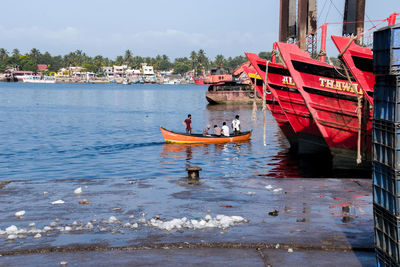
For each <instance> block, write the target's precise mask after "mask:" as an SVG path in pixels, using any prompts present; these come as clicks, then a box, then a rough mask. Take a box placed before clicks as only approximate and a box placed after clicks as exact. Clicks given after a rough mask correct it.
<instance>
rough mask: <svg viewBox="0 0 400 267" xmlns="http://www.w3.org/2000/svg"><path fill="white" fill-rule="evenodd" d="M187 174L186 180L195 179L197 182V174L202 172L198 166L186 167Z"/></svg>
mask: <svg viewBox="0 0 400 267" xmlns="http://www.w3.org/2000/svg"><path fill="white" fill-rule="evenodd" d="M186 170H187V172H188V178H189V179H196V180H198V179H199V178H200V175H199V172H200V171H201V170H202V169H201V168H200V167H199V166H194V165H193V166H188V167H187V168H186Z"/></svg>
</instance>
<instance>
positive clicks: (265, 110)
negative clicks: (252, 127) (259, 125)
mask: <svg viewBox="0 0 400 267" xmlns="http://www.w3.org/2000/svg"><path fill="white" fill-rule="evenodd" d="M268 63H269V61H268V60H267V64H266V65H265V79H264V83H263V103H262V110H263V113H264V124H263V126H264V138H263V140H264V146H267V120H266V116H267V107H266V103H265V99H266V94H267V76H268Z"/></svg>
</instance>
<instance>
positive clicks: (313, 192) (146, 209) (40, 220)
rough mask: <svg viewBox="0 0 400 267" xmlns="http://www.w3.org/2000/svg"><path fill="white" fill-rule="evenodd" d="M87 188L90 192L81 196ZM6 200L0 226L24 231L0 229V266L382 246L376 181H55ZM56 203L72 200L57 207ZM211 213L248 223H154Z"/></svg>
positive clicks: (26, 187)
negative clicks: (131, 252) (142, 254)
mask: <svg viewBox="0 0 400 267" xmlns="http://www.w3.org/2000/svg"><path fill="white" fill-rule="evenodd" d="M79 187H81V188H82V193H80V194H75V193H74V190H75V189H76V188H79ZM0 196H1V202H2V204H1V205H0V213H1V218H0V229H1V230H2V231H5V230H6V229H7V228H8V229H10V228H9V227H10V226H12V225H15V226H16V227H17V229H19V230H21V229H22V231H20V233H16V234H14V236H12V238H11V239H12V240H10V238H9V237H10V234H9V233H3V234H2V235H0V244H1V246H0V247H1V248H0V254H1V255H3V257H1V258H0V264H1V263H3V264H5V263H7V262H9V261H10V258H13V257H15V258H14V259H15V260H17V258H18V259H21V260H22V259H23V257H27V255H30V257H37V255H36V253H38V252H44V253H45V254H46V253H48V252H51V251H59V252H57V253H62V252H63V251H68V250H72V251H75V252H77V251H81V250H84V249H85V248H86V249H89V250H96V249H106V250H108V249H112V248H118V249H121V248H129V249H135V250H137V249H143V248H144V247H148V248H153V249H159V248H160V247H165V246H166V247H168V244H170V246H171V248H174V249H179V248H188V246H191V245H193V246H194V247H199V248H201V249H203V250H204V249H206V248H207V247H211V248H212V247H214V248H237V249H250V250H251V251H253V252H254V249H255V248H257V247H259V248H263V249H268V248H275V247H277V245H278V244H279V246H278V247H279V248H281V249H283V251H284V252H285V253H286V254H287V249H288V248H293V249H294V253H295V252H296V251H299V250H304V249H308V250H309V249H311V250H317V251H321V249H322V250H324V249H329V250H333V251H335V250H337V251H342V250H343V249H354V250H356V251H360V253H361V252H362V251H366V252H371V251H372V249H373V247H374V244H373V218H372V194H371V181H370V180H368V179H276V178H272V179H271V178H265V177H260V176H256V177H252V178H249V179H235V178H232V177H204V179H201V180H200V182H199V183H191V184H190V183H188V182H187V180H186V179H185V178H173V177H163V178H149V179H140V180H133V179H129V178H127V179H116V180H112V179H96V180H54V181H34V182H11V183H9V184H7V185H5V186H4V187H3V188H1V189H0ZM84 199H86V200H87V201H88V202H89V203H88V204H80V203H79V202H81V203H87V202H86V201H84V202H82V200H84ZM57 200H62V201H63V202H64V203H63V204H51V203H52V202H54V201H57ZM22 210H24V211H25V214H24V216H23V217H20V218H17V217H16V216H15V213H16V212H18V211H22ZM207 215H209V217H211V218H213V219H215V218H216V217H217V215H226V216H241V217H243V218H244V219H245V221H241V222H238V223H232V224H231V225H229V226H228V227H221V226H219V227H203V228H202V227H200V228H195V229H193V228H190V227H182V228H180V229H176V228H174V229H172V230H170V231H167V230H162V229H159V228H157V227H154V226H152V225H149V222H151V219H155V220H156V221H157V220H158V221H169V220H172V219H174V218H183V217H186V218H187V219H188V220H196V221H198V222H200V221H201V219H203V220H205V219H204V218H206V216H207ZM153 222H154V220H153ZM33 223H34V225H33ZM136 224H137V225H136ZM36 229H37V230H40V231H37V230H36ZM29 231H30V232H29ZM37 232H39V233H40V237H39V236H37ZM160 251H162V250H160ZM176 251H177V250H176ZM277 251H280V250H277ZM253 252H252V253H253ZM65 253H66V252H65ZM176 253H178V254H179V253H180V252H176ZM207 253H209V252H207ZM274 253H275V254H276V253H278V252H274ZM18 254H23V255H24V256H17V255H18ZM45 254H43V255H45ZM50 254H51V253H50ZM286 254H283V255H286ZM35 255H36V256H35ZM46 255H47V254H46ZM54 255H56V254H54ZM57 255H58V254H57ZM156 255H161V254H160V253H159V252H157V253H156ZM298 255H300V254H298ZM329 255H332V254H327V257H328V256H329ZM352 255H353V256H354V254H352ZM21 257H22V258H21ZM46 257H49V256H48V255H47V256H46ZM50 257H51V256H50ZM160 257H161V256H160ZM201 258H202V257H201V256H200V255H199V259H201ZM228 258H229V257H228ZM250 258H252V257H250ZM275 258H276V257H275ZM281 258H282V256H281ZM283 258H285V257H283ZM300 258H301V257H300ZM305 258H307V257H305ZM260 259H261V258H258V260H260ZM354 259H357V257H354ZM143 261H145V258H143ZM271 263H272V261H271ZM28 265H29V264H28ZM239 265H240V264H239Z"/></svg>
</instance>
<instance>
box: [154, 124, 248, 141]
mask: <svg viewBox="0 0 400 267" xmlns="http://www.w3.org/2000/svg"><path fill="white" fill-rule="evenodd" d="M160 130H161V133H162V135H163V137H164V140H165V142H166V143H182V144H219V143H231V142H246V141H248V140H250V137H251V131H249V132H243V133H242V134H241V135H232V136H221V137H219V136H202V135H197V134H192V135H189V134H185V133H176V132H172V131H169V130H167V129H165V128H163V127H160Z"/></svg>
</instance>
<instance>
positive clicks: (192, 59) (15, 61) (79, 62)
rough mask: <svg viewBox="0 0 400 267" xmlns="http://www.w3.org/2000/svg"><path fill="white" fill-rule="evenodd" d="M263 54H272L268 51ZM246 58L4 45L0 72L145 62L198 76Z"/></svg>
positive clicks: (92, 68) (133, 65) (99, 70)
mask: <svg viewBox="0 0 400 267" xmlns="http://www.w3.org/2000/svg"><path fill="white" fill-rule="evenodd" d="M262 53H265V54H268V53H267V52H262ZM262 53H260V55H261V56H262V55H264V54H262ZM270 54H271V53H269V55H270ZM245 61H247V58H246V57H243V56H237V57H228V58H225V57H224V56H223V55H217V56H216V57H215V59H214V61H212V60H210V59H209V58H207V55H206V52H205V51H204V50H203V49H199V50H198V51H194V50H193V51H192V52H191V53H190V55H189V57H182V58H176V59H175V60H174V61H173V62H171V60H170V59H169V57H168V56H167V55H157V56H156V57H141V56H137V55H134V54H133V52H132V51H131V50H129V49H128V50H126V51H125V52H124V54H123V55H119V56H117V57H116V58H115V60H112V59H109V58H106V57H102V56H101V55H97V56H95V57H90V56H88V55H87V54H86V53H85V52H83V51H82V50H76V51H74V52H70V53H68V54H66V55H64V56H61V55H57V56H52V55H51V54H50V53H49V52H44V53H41V52H40V51H39V49H37V48H32V49H31V50H30V51H29V52H28V53H25V54H22V53H21V52H20V51H19V50H18V49H13V50H12V52H11V53H9V52H8V51H7V50H6V49H4V48H0V72H3V71H4V70H5V69H6V68H7V66H10V67H13V68H16V69H18V70H31V71H37V64H46V65H47V66H48V71H49V72H58V71H59V70H60V69H61V68H68V67H84V68H85V69H86V71H89V72H94V73H97V74H101V73H102V67H105V66H113V65H123V64H127V65H128V66H129V67H130V68H134V69H140V68H141V66H142V64H143V63H147V64H148V65H151V66H153V67H154V70H156V71H168V70H171V69H173V70H174V73H175V74H184V73H186V72H188V71H190V70H194V71H195V75H201V74H202V73H204V72H207V71H208V70H209V69H210V68H211V67H220V66H222V67H223V68H224V69H225V70H234V69H236V68H237V67H238V66H240V65H241V64H242V63H244V62H245Z"/></svg>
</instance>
